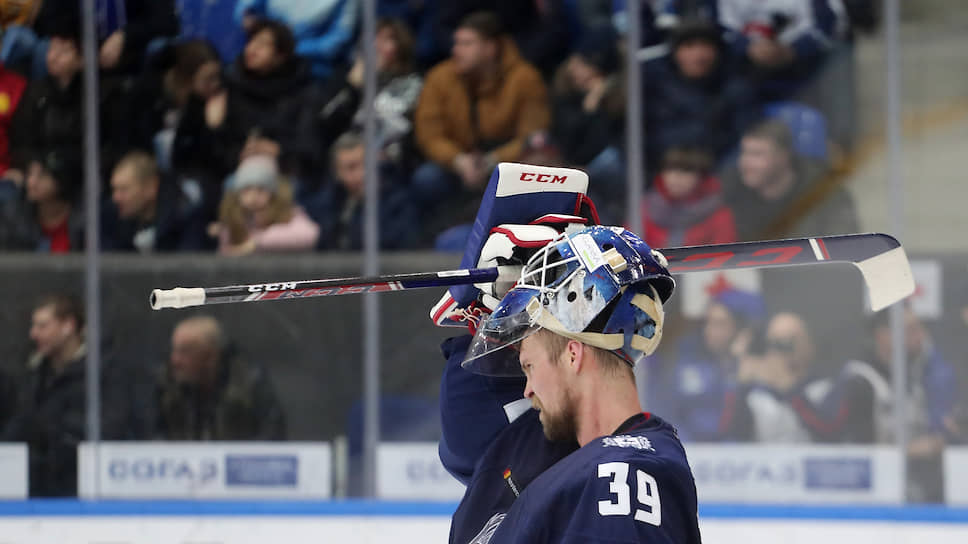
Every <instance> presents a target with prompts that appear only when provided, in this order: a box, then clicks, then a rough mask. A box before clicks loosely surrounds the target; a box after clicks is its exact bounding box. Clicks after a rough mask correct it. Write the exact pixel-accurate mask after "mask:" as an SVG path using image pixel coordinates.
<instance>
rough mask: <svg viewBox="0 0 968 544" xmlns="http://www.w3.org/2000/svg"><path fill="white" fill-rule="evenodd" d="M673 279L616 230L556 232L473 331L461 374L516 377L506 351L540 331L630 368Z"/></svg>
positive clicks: (658, 329)
mask: <svg viewBox="0 0 968 544" xmlns="http://www.w3.org/2000/svg"><path fill="white" fill-rule="evenodd" d="M674 288H675V281H674V280H673V279H672V276H670V275H669V271H668V270H667V269H666V261H665V258H664V257H663V256H662V254H660V253H659V252H658V251H655V250H653V249H651V248H650V247H649V246H648V245H647V244H646V243H645V242H644V241H643V240H642V239H641V238H639V237H638V236H636V235H635V234H633V233H631V232H629V231H627V230H625V229H623V228H621V227H603V226H594V227H588V228H585V229H581V230H579V231H576V232H572V233H564V234H561V235H560V236H558V238H556V239H554V240H552V241H551V242H550V243H549V244H548V245H546V246H545V247H544V248H543V249H541V250H540V251H538V252H537V253H536V254H535V255H533V256H532V257H531V258H530V259H529V260H528V263H527V264H526V265H525V267H524V269H523V271H522V273H521V279H520V280H518V283H517V284H515V286H514V288H513V289H511V290H510V291H508V293H507V294H506V295H504V297H503V298H502V299H501V303H500V304H498V306H497V307H496V308H495V309H494V312H493V313H491V315H490V316H488V317H487V318H486V319H485V320H484V321H483V322H482V323H481V324H480V326H479V327H478V329H477V334H476V335H475V337H474V340H473V341H472V342H471V345H470V347H469V348H468V350H467V355H466V356H465V358H464V362H463V366H464V368H466V369H468V370H470V371H472V372H476V373H478V374H486V375H491V376H520V375H521V367H520V364H519V362H518V357H517V350H515V349H503V348H506V347H508V346H512V345H514V344H516V343H518V342H520V341H521V340H523V339H524V338H526V337H527V336H529V335H531V334H533V333H534V332H536V331H537V330H539V329H542V328H545V329H548V330H550V331H552V332H554V333H557V334H560V335H562V336H565V337H568V338H572V339H575V340H578V341H580V342H583V343H585V344H588V345H591V346H596V347H599V348H602V349H606V350H610V351H612V352H613V353H615V354H616V355H618V356H619V357H621V358H622V359H624V360H625V361H626V362H627V363H628V364H629V365H630V366H634V365H635V363H636V362H637V361H638V360H639V359H640V358H642V357H643V356H645V355H648V354H650V353H652V352H653V351H655V348H656V347H657V346H658V344H659V340H660V338H661V337H662V324H663V318H664V314H663V311H662V304H663V303H664V302H665V301H666V300H668V299H669V297H670V296H671V295H672V291H673V289H674Z"/></svg>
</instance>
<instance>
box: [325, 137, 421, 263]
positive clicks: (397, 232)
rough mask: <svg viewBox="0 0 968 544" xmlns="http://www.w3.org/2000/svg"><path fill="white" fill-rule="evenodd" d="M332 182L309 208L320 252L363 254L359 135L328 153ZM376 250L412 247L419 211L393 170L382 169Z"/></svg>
mask: <svg viewBox="0 0 968 544" xmlns="http://www.w3.org/2000/svg"><path fill="white" fill-rule="evenodd" d="M331 155H332V160H331V162H332V165H333V175H334V177H335V180H334V182H333V183H328V184H327V185H326V186H325V187H324V188H323V190H322V192H321V193H320V194H319V195H317V196H316V197H314V198H313V199H312V201H311V202H310V203H308V204H307V207H308V208H309V209H308V211H309V213H310V215H311V216H312V217H313V219H314V220H316V222H318V223H319V226H320V233H319V242H318V243H317V247H318V248H319V249H337V250H355V251H358V250H360V249H363V202H364V197H365V196H366V195H365V189H364V184H363V181H364V173H365V170H364V163H363V158H364V155H365V149H364V142H363V139H362V138H361V137H360V135H359V134H358V133H355V132H347V133H345V134H343V135H342V136H340V137H339V138H337V140H336V142H335V143H334V144H333V148H332V151H331ZM380 187H381V190H380V211H379V221H380V247H381V248H383V249H402V248H407V247H412V246H413V245H414V244H415V243H416V238H417V234H418V232H419V218H418V216H417V210H416V208H415V207H414V205H413V202H412V200H411V198H410V194H409V191H408V190H407V187H406V185H405V184H404V183H403V182H402V180H401V179H400V176H399V175H397V174H396V172H395V170H394V168H393V167H392V166H389V165H385V164H384V165H383V166H382V167H381V168H380Z"/></svg>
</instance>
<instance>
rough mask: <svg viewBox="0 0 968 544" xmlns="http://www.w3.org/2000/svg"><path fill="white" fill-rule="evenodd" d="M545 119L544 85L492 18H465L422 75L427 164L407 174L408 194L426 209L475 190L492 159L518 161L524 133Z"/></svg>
mask: <svg viewBox="0 0 968 544" xmlns="http://www.w3.org/2000/svg"><path fill="white" fill-rule="evenodd" d="M549 122H550V112H549V107H548V98H547V89H546V88H545V85H544V82H543V81H542V80H541V75H540V74H539V73H538V71H537V70H536V69H535V68H534V67H533V66H531V65H530V64H528V63H527V62H526V61H525V60H524V59H522V58H521V55H520V53H519V52H518V48H517V46H515V45H514V42H513V41H512V40H511V39H510V37H508V36H507V35H506V34H504V32H503V30H502V29H501V24H500V21H499V20H498V18H497V17H496V16H495V15H493V14H491V13H487V12H478V13H472V14H471V15H468V16H467V17H466V18H465V19H464V20H463V21H462V22H461V24H460V25H459V26H458V27H457V30H456V31H454V46H453V49H452V50H451V58H450V59H448V60H445V61H443V62H441V63H440V64H438V65H437V66H435V67H434V68H433V69H432V70H431V71H430V72H429V73H428V74H427V78H426V81H425V83H424V88H423V92H422V93H421V95H420V103H419V105H418V106H417V112H416V116H415V125H416V127H415V128H416V138H417V144H418V145H419V146H420V150H421V151H422V152H423V154H424V156H426V157H427V158H428V159H429V161H428V162H426V163H424V164H423V165H421V166H420V167H419V168H418V169H417V171H416V172H415V173H414V176H413V189H414V193H415V194H414V197H415V198H417V199H418V201H419V202H420V204H421V205H424V206H428V207H429V206H432V205H434V204H435V203H437V202H439V201H440V200H441V199H442V198H444V197H446V196H447V195H449V194H451V193H453V192H455V190H456V189H458V188H460V187H463V188H465V189H467V190H469V191H471V192H474V193H477V192H480V191H481V190H482V189H483V188H484V185H485V184H486V183H487V179H488V175H489V174H490V173H491V171H492V170H493V169H494V166H496V165H497V163H498V162H502V161H516V160H518V159H519V156H520V154H521V149H522V146H523V142H524V140H525V138H526V137H527V136H528V135H529V134H531V133H533V132H535V131H538V130H543V129H546V128H547V127H548V125H549Z"/></svg>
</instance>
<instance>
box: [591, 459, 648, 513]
mask: <svg viewBox="0 0 968 544" xmlns="http://www.w3.org/2000/svg"><path fill="white" fill-rule="evenodd" d="M598 477H599V478H608V479H609V483H608V490H609V493H610V497H609V499H608V500H603V501H598V513H599V514H601V515H603V516H628V515H631V514H632V495H633V492H632V491H633V489H632V488H633V487H634V488H635V493H634V495H635V499H636V508H635V519H636V521H641V522H643V523H648V524H650V525H655V526H656V527H658V526H659V525H660V524H661V523H662V505H661V504H660V502H659V488H658V484H657V483H656V481H655V478H654V477H653V476H652V475H651V474H649V473H648V472H645V471H644V470H636V471H635V474H634V479H633V480H632V481H631V482H630V481H629V464H628V463H623V462H613V463H601V464H599V465H598Z"/></svg>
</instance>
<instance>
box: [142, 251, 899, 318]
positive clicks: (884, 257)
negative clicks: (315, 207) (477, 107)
mask: <svg viewBox="0 0 968 544" xmlns="http://www.w3.org/2000/svg"><path fill="white" fill-rule="evenodd" d="M660 252H661V253H662V254H663V255H664V256H665V257H666V260H667V261H668V263H669V266H668V268H669V272H671V273H672V274H685V273H691V272H702V271H716V270H735V269H742V268H770V267H786V266H796V265H807V264H818V263H824V262H841V263H850V264H853V265H854V266H856V267H857V268H858V269H860V271H861V273H862V275H863V276H864V281H865V284H866V285H867V287H868V292H869V294H870V299H871V306H872V307H873V309H874V310H879V309H881V308H883V307H885V306H887V305H889V304H892V303H894V302H897V301H898V300H901V299H902V298H904V297H906V296H908V295H910V294H911V293H913V292H914V280H913V277H912V275H911V269H910V265H909V264H908V260H907V256H906V255H905V254H904V250H903V248H902V247H901V244H900V243H899V242H898V241H897V240H896V239H894V238H893V237H891V236H889V235H886V234H879V233H868V234H846V235H838V236H820V237H815V238H791V239H785V240H766V241H760V242H739V243H733V244H714V245H706V246H689V247H675V248H668V249H663V250H660ZM518 270H519V268H517V267H498V268H474V269H467V270H448V271H443V272H426V273H416V274H395V275H387V276H378V277H372V278H338V279H325V280H309V281H292V282H278V283H259V284H252V285H234V286H229V287H208V288H175V289H168V290H163V289H155V290H154V291H153V292H152V294H151V307H152V308H153V309H156V310H157V309H160V308H182V307H186V306H197V305H202V304H223V303H231V302H255V301H260V300H285V299H294V298H308V297H320V296H334V295H347V294H356V293H379V292H384V291H403V290H407V289H421V288H424V287H448V286H451V285H466V284H471V283H487V282H492V281H495V280H497V279H498V278H499V277H500V278H502V279H510V280H514V279H516V278H517V275H518Z"/></svg>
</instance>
